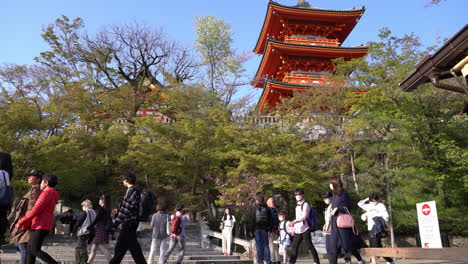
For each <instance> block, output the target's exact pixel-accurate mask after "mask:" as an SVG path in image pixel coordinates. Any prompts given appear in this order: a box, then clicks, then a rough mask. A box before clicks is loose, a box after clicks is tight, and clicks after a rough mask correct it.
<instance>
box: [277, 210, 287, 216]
mask: <svg viewBox="0 0 468 264" xmlns="http://www.w3.org/2000/svg"><path fill="white" fill-rule="evenodd" d="M278 215H284V216H287V215H288V213H286V211H280V212H279V213H278Z"/></svg>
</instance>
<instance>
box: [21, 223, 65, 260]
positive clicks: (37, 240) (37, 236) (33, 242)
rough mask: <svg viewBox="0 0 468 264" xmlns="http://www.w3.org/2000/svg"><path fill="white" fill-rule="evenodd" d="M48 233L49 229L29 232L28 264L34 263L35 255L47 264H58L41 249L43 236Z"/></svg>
mask: <svg viewBox="0 0 468 264" xmlns="http://www.w3.org/2000/svg"><path fill="white" fill-rule="evenodd" d="M47 234H49V230H42V229H37V230H33V231H32V232H31V237H30V238H29V241H28V261H27V262H28V264H34V263H35V262H36V257H38V258H40V259H41V260H42V261H44V262H46V263H48V264H58V262H57V261H55V259H53V258H52V257H51V256H50V255H49V254H47V253H45V252H44V251H42V250H41V247H42V243H44V238H45V237H46V236H47Z"/></svg>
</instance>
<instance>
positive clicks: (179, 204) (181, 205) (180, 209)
mask: <svg viewBox="0 0 468 264" xmlns="http://www.w3.org/2000/svg"><path fill="white" fill-rule="evenodd" d="M175 209H176V211H182V209H184V205H183V204H181V203H178V204H177V205H176V207H175Z"/></svg>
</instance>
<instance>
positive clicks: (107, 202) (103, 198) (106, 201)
mask: <svg viewBox="0 0 468 264" xmlns="http://www.w3.org/2000/svg"><path fill="white" fill-rule="evenodd" d="M99 200H100V201H104V206H102V208H103V209H104V210H105V211H106V215H108V216H110V215H111V211H112V206H111V199H110V195H108V194H103V195H101V197H100V198H99Z"/></svg>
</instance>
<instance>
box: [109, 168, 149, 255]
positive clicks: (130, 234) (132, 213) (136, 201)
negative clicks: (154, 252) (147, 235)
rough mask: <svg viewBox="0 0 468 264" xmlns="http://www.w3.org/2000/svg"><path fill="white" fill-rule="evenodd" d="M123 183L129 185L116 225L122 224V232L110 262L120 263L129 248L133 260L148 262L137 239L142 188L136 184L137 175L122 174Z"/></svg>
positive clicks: (115, 221)
mask: <svg viewBox="0 0 468 264" xmlns="http://www.w3.org/2000/svg"><path fill="white" fill-rule="evenodd" d="M122 180H123V185H124V186H125V187H127V192H126V193H125V196H124V199H123V202H122V203H121V204H120V207H119V211H118V213H117V217H116V218H115V220H114V226H120V227H121V230H120V234H119V238H118V239H117V243H116V244H115V249H114V257H113V258H112V259H111V261H110V263H111V264H113V263H120V262H121V261H122V259H123V257H124V256H125V253H126V252H127V250H130V253H132V257H133V260H134V261H135V263H137V264H142V263H144V264H146V260H145V257H144V256H143V253H142V251H141V247H140V243H138V240H137V233H136V230H137V228H138V223H139V217H138V215H139V208H140V194H141V193H140V190H138V189H137V188H136V187H135V186H134V185H135V182H136V176H135V174H133V173H127V174H125V175H123V176H122Z"/></svg>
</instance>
